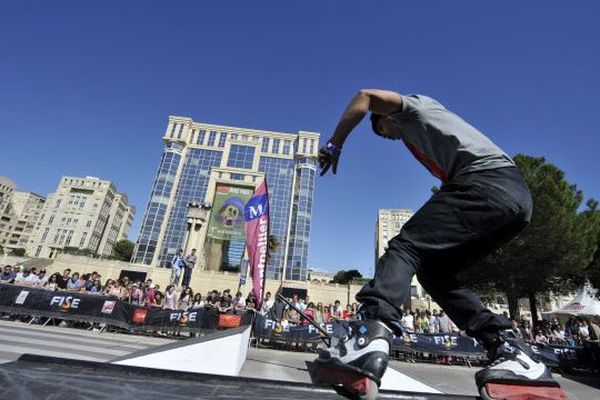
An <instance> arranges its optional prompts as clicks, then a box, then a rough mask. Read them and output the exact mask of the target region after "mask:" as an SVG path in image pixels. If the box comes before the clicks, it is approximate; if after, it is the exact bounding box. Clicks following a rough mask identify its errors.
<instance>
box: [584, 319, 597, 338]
mask: <svg viewBox="0 0 600 400" xmlns="http://www.w3.org/2000/svg"><path fill="white" fill-rule="evenodd" d="M585 323H586V324H587V326H588V333H589V336H590V340H600V326H598V325H597V324H596V323H594V321H592V320H591V319H589V318H587V319H586V320H585Z"/></svg>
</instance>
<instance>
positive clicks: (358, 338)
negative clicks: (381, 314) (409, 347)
mask: <svg viewBox="0 0 600 400" xmlns="http://www.w3.org/2000/svg"><path fill="white" fill-rule="evenodd" d="M392 340H393V334H392V330H391V329H390V328H388V327H387V326H386V325H385V324H384V323H382V322H380V321H376V320H354V321H351V322H350V331H349V333H348V335H347V336H345V337H343V338H340V339H333V340H332V343H331V346H330V347H328V348H327V349H324V350H321V351H320V353H319V357H318V358H317V359H316V360H315V375H316V382H317V383H325V384H329V385H332V386H333V387H334V388H335V389H336V390H338V392H340V393H341V394H344V395H346V396H349V397H352V398H359V399H374V398H376V397H377V393H378V388H379V386H380V385H381V377H382V376H383V374H384V372H385V370H386V368H387V365H388V359H389V352H390V348H391V345H392Z"/></svg>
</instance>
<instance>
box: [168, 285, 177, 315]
mask: <svg viewBox="0 0 600 400" xmlns="http://www.w3.org/2000/svg"><path fill="white" fill-rule="evenodd" d="M176 302H177V293H175V287H174V286H173V285H169V286H167V290H166V292H165V310H176V309H177V308H176V307H175V303H176Z"/></svg>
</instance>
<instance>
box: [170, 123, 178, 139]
mask: <svg viewBox="0 0 600 400" xmlns="http://www.w3.org/2000/svg"><path fill="white" fill-rule="evenodd" d="M175 129H177V124H173V127H172V128H171V137H173V135H174V134H175Z"/></svg>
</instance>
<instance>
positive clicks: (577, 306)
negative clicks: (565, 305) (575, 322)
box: [569, 302, 585, 311]
mask: <svg viewBox="0 0 600 400" xmlns="http://www.w3.org/2000/svg"><path fill="white" fill-rule="evenodd" d="M584 308H585V306H584V305H583V304H581V303H578V302H575V303H573V304H571V305H570V306H569V310H576V311H581V310H583V309H584Z"/></svg>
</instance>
